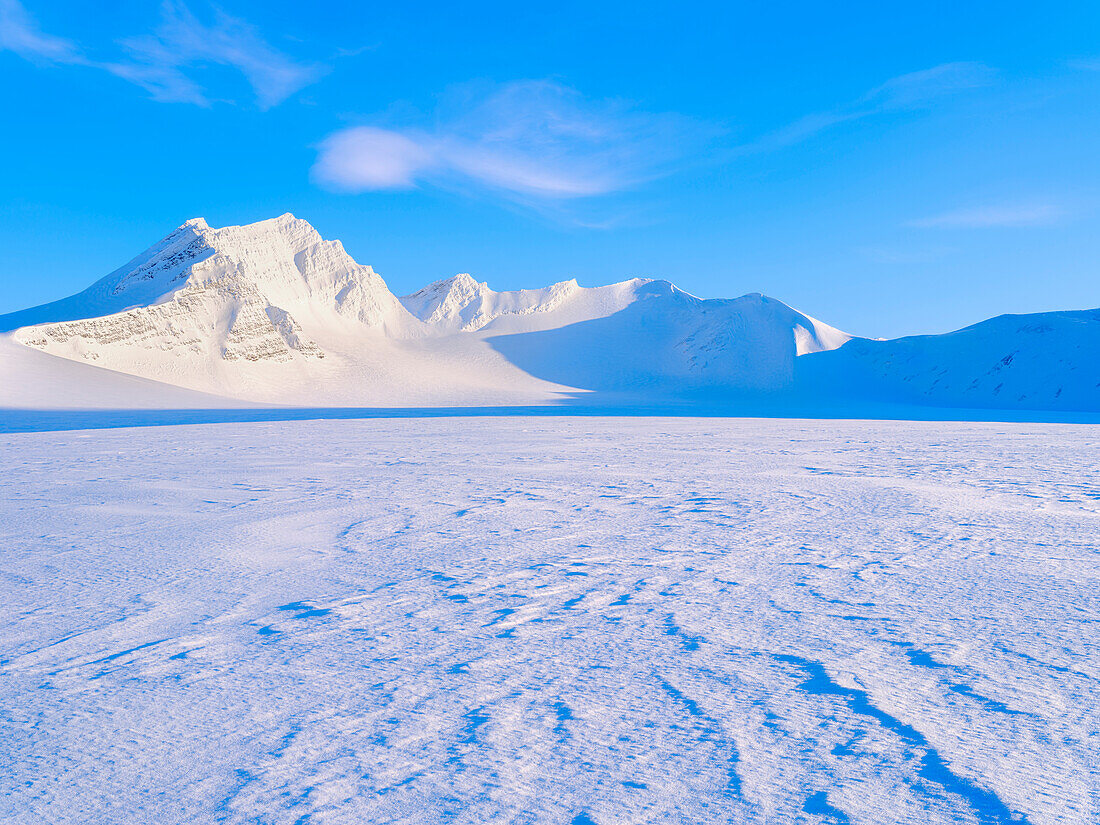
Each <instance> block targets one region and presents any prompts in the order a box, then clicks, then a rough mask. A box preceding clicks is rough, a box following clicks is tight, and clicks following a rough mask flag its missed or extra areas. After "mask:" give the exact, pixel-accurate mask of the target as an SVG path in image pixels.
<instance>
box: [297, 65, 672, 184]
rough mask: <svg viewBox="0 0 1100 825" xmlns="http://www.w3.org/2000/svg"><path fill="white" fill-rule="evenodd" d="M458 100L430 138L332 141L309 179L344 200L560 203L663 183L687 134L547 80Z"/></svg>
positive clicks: (392, 133)
mask: <svg viewBox="0 0 1100 825" xmlns="http://www.w3.org/2000/svg"><path fill="white" fill-rule="evenodd" d="M455 96H456V97H457V98H458V99H457V100H452V101H451V102H450V105H446V104H445V105H444V106H442V107H441V110H440V111H439V112H437V113H436V124H435V126H434V127H433V128H430V129H420V128H412V127H401V128H382V127H379V126H356V127H351V128H348V129H344V130H342V131H339V132H337V133H335V134H333V135H331V136H329V137H328V138H327V139H326V140H325V141H324V142H323V143H322V144H321V146H320V153H319V156H318V159H317V163H316V164H315V166H314V168H313V177H314V180H315V181H316V182H318V183H319V184H321V185H323V186H326V187H328V188H331V189H336V190H341V191H347V192H362V191H367V190H372V189H394V188H403V187H412V186H417V185H420V184H427V185H434V186H442V187H445V188H450V189H458V190H460V191H467V190H470V189H476V190H479V191H493V192H496V193H498V194H501V195H503V196H505V197H508V198H510V199H513V200H521V201H528V202H529V201H533V200H539V201H554V200H557V201H564V200H569V199H577V198H586V197H592V196H596V195H604V194H608V193H611V192H616V191H620V190H623V189H626V188H628V187H632V186H635V185H637V184H639V183H642V182H644V181H646V180H650V179H653V178H655V177H658V176H660V175H662V174H665V173H666V172H668V171H669V169H670V168H671V166H672V164H673V163H674V162H675V160H676V159H677V158H678V157H679V156H680V155H681V153H682V152H683V151H685V146H684V143H685V142H686V141H687V140H688V139H689V133H691V132H692V130H691V128H690V127H689V126H688V124H687V123H686V121H685V119H683V118H680V117H677V116H675V115H669V114H652V113H647V112H641V111H638V110H636V109H634V108H632V107H630V106H629V105H627V104H625V103H623V102H621V101H593V100H587V99H585V98H584V97H583V96H582V95H581V94H580V93H579V92H577V91H576V90H574V89H571V88H568V87H566V86H563V85H561V84H559V83H555V82H553V81H548V80H525V81H517V82H513V83H509V84H506V85H503V86H498V87H493V88H491V89H489V90H488V91H485V90H476V89H473V88H467V89H463V90H459V91H458V92H456V93H455ZM451 111H458V112H459V114H456V115H450V114H448V112H451Z"/></svg>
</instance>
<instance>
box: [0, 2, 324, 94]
mask: <svg viewBox="0 0 1100 825" xmlns="http://www.w3.org/2000/svg"><path fill="white" fill-rule="evenodd" d="M212 17H213V20H212V22H209V23H204V22H203V21H201V20H200V19H199V18H198V17H197V16H196V15H195V14H194V13H193V12H192V11H191V10H190V9H189V8H188V7H187V6H186V5H185V4H184V3H183V2H181V1H180V0H166V2H164V3H163V4H162V6H161V22H160V25H159V26H158V27H157V29H156V31H155V32H153V33H152V34H148V35H142V36H138V37H130V38H126V39H124V40H122V41H120V45H121V47H122V49H123V52H124V55H123V56H122V57H120V58H118V59H113V60H99V59H92V58H90V57H88V56H87V54H86V53H85V52H84V51H82V50H81V49H80V47H79V46H78V45H77V44H76V43H74V42H73V41H71V40H66V39H64V38H60V37H54V36H52V35H48V34H45V33H43V32H42V31H41V30H40V29H39V27H38V25H37V23H36V22H35V20H34V19H33V18H32V17H31V16H30V14H29V13H28V12H27V10H26V9H25V8H24V7H23V6H22V5H21V4H20V3H19V0H0V48H2V49H7V50H9V51H12V52H15V53H16V54H18V55H20V56H21V57H24V58H26V59H28V60H32V61H35V62H40V63H41V62H45V63H62V64H70V65H80V66H88V67H92V68H97V69H102V70H105V71H108V72H110V73H111V74H114V75H116V76H118V77H121V78H123V79H125V80H128V81H130V82H131V83H135V84H137V85H138V86H140V87H141V88H143V89H145V90H146V91H147V92H149V94H150V95H151V96H152V98H153V99H154V100H159V101H165V102H176V103H194V104H196V105H199V106H207V105H209V104H210V94H209V92H208V91H207V89H205V88H204V87H203V85H202V84H200V83H199V81H198V80H197V79H196V78H195V76H194V74H195V70H201V69H202V68H204V67H206V66H211V65H219V66H227V67H230V68H233V69H236V70H237V71H239V72H240V73H241V74H242V75H243V76H244V78H245V79H246V80H247V81H248V83H249V84H250V85H251V87H252V89H253V92H254V93H255V95H256V101H257V103H258V104H259V106H260V107H261V108H269V107H271V106H274V105H276V104H278V103H281V102H282V101H283V100H285V99H286V98H288V97H289V96H290V95H292V94H294V92H296V91H298V90H299V89H301V88H303V87H304V86H307V85H309V84H310V83H313V82H314V81H315V80H317V79H318V78H319V77H320V76H321V75H322V74H323V73H324V68H323V67H321V66H318V65H315V64H309V63H302V62H298V61H295V60H294V59H292V58H290V57H289V56H287V55H285V54H283V53H282V52H280V51H278V50H277V49H275V48H274V47H272V46H271V45H269V44H268V43H267V42H266V41H265V40H264V39H263V37H261V36H260V34H259V33H258V32H257V31H256V29H255V28H254V27H253V26H251V25H250V24H248V23H247V22H245V21H244V20H240V19H238V18H235V17H230V16H229V15H227V14H225V13H223V12H221V11H219V10H214V11H213V12H212Z"/></svg>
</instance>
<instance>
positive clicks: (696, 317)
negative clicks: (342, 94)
mask: <svg viewBox="0 0 1100 825" xmlns="http://www.w3.org/2000/svg"><path fill="white" fill-rule="evenodd" d="M242 403H244V404H265V405H294V406H309V407H319V406H400V407H420V406H501V405H532V404H548V403H570V404H619V405H621V404H640V405H642V404H653V403H679V404H682V405H683V404H686V405H692V404H700V405H702V404H725V405H728V406H730V408H732V409H735V408H737V407H738V405H741V406H746V407H747V408H749V407H751V408H753V409H757V408H761V405H764V406H765V407H767V408H769V409H774V410H777V411H780V412H782V411H783V410H785V409H791V410H805V409H812V408H813V407H814V405H821V406H823V408H824V407H828V408H831V409H836V408H838V405H839V406H843V405H846V404H850V405H860V404H862V405H867V404H890V405H901V406H913V405H919V406H926V407H955V408H973V409H1002V410H1051V411H1055V410H1056V411H1100V310H1086V311H1080V312H1048V313H1039V314H1034V315H1017V316H1001V317H999V318H994V319H991V320H989V321H985V322H983V323H980V324H976V325H974V326H971V327H967V328H966V329H962V330H959V331H957V332H953V333H949V334H946V335H928V336H915V337H909V338H899V339H896V340H890V341H873V340H868V339H863V338H854V337H852V336H850V335H848V334H846V333H844V332H841V331H840V330H838V329H835V328H834V327H831V326H829V325H827V324H824V323H822V322H821V321H818V320H816V319H814V318H811V317H810V316H808V315H804V314H802V313H800V312H798V311H797V310H794V309H792V308H791V307H789V306H787V305H786V304H784V303H782V302H780V301H777V300H774V299H772V298H768V297H765V296H763V295H759V294H751V295H745V296H742V297H740V298H735V299H709V300H704V299H700V298H696V297H695V296H693V295H690V294H688V293H686V292H683V291H682V290H680V289H677V288H676V287H675V286H673V285H672V284H670V283H668V282H667V281H658V280H644V279H636V280H631V281H624V282H622V283H617V284H612V285H610V286H604V287H594V288H585V287H581V286H579V285H578V284H577V282H576V281H563V282H561V283H557V284H553V285H551V286H548V287H545V288H543V289H532V290H518V291H514V292H494V291H493V290H491V289H489V287H488V286H487V285H486V284H484V283H479V282H477V281H476V280H475V279H473V278H472V277H470V276H469V275H456V276H454V277H453V278H448V279H446V280H442V281H437V282H436V283H433V284H431V285H429V286H427V287H425V288H424V289H422V290H420V291H419V292H415V293H413V294H412V295H407V296H405V297H402V298H398V297H396V296H395V295H393V294H392V293H391V292H390V290H389V289H388V287H387V286H386V284H385V282H384V281H383V280H382V278H381V277H380V276H379V275H378V274H377V273H375V272H374V270H372V269H371V268H370V267H369V266H363V265H360V264H358V263H356V262H355V261H354V260H353V259H352V258H351V257H350V256H349V255H348V254H347V252H345V251H344V248H343V246H342V245H341V244H340V242H339V241H326V240H323V239H322V238H321V236H320V235H318V233H317V232H316V230H314V229H313V227H312V226H310V225H309V224H308V223H307V222H305V221H303V220H298V219H297V218H295V217H293V216H292V215H289V214H288V215H283V216H281V217H278V218H274V219H272V220H267V221H261V222H259V223H255V224H251V225H248V226H230V227H225V228H222V229H215V228H212V227H210V226H209V225H207V223H206V222H205V221H204V220H202V219H201V218H200V219H195V220H191V221H188V222H187V223H185V224H184V225H183V226H181V227H179V228H178V229H177V230H175V231H174V232H172V233H171V234H170V235H168V236H167V237H166V238H164V239H163V240H162V241H160V242H159V243H157V244H155V245H154V246H152V247H150V248H149V249H148V250H146V251H145V252H143V253H142V254H141V255H139V256H138V257H136V258H134V259H133V260H132V261H130V262H129V263H128V264H126V265H125V266H123V267H121V268H120V269H118V270H116V271H115V272H112V273H111V274H110V275H108V276H106V277H105V278H103V279H102V280H100V281H98V282H96V283H95V284H93V285H92V286H90V287H89V288H88V289H86V290H85V291H83V292H81V293H79V294H77V295H74V296H72V297H69V298H65V299H63V300H60V301H55V302H53V303H50V304H44V305H42V306H38V307H34V308H32V309H27V310H23V311H21V312H16V313H12V314H10V315H4V316H0V407H24V408H25V407H39V408H77V407H208V406H233V405H240V404H242Z"/></svg>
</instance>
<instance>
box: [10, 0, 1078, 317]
mask: <svg viewBox="0 0 1100 825" xmlns="http://www.w3.org/2000/svg"><path fill="white" fill-rule="evenodd" d="M841 6H843V8H839V7H841ZM0 79H2V82H0V111H3V112H4V113H5V118H4V128H3V129H0V312H7V311H11V310H15V309H19V308H22V307H25V306H29V305H32V304H36V303H41V302H44V301H47V300H52V299H54V298H58V297H61V296H63V295H67V294H70V293H72V292H75V291H78V290H79V289H82V288H83V287H85V286H87V285H88V284H89V283H91V282H92V281H94V280H96V279H97V278H99V277H101V276H102V275H104V274H106V273H107V272H109V271H110V270H112V269H114V268H115V267H117V266H119V265H121V264H122V263H124V262H125V261H126V260H128V259H129V258H131V257H133V256H134V255H136V254H137V253H138V252H140V251H141V250H142V249H144V248H145V247H147V246H149V245H150V244H152V243H153V242H155V241H156V240H157V239H159V238H160V237H162V236H163V235H165V234H166V233H167V232H169V231H171V229H172V228H173V227H175V226H177V225H178V224H180V223H182V222H183V221H184V220H186V219H188V218H190V217H195V216H200V215H201V216H203V217H206V218H207V219H208V220H209V221H210V222H211V223H212V224H214V225H224V224H234V223H245V222H251V221H254V220H259V219H262V218H266V217H272V216H275V215H278V214H281V213H283V212H288V211H289V212H293V213H294V214H296V215H297V216H299V217H302V218H305V219H307V220H309V221H310V222H311V223H313V225H314V226H315V227H317V229H318V230H319V231H320V232H321V234H322V235H324V236H325V237H328V238H340V239H341V240H343V241H344V243H345V246H346V247H347V248H348V250H349V251H350V252H351V254H352V255H353V256H355V257H356V259H357V260H359V261H361V262H362V263H368V264H371V265H372V266H374V267H375V268H376V269H377V270H378V271H379V272H380V273H381V274H382V275H383V277H385V278H386V280H387V282H388V283H389V284H390V286H391V288H392V289H393V290H394V291H395V292H397V293H398V294H403V293H407V292H410V291H412V290H414V289H416V288H418V287H420V286H422V285H423V284H425V283H427V282H429V281H432V280H436V279H438V278H442V277H447V276H449V275H452V274H454V273H456V272H470V273H471V274H473V275H474V276H476V277H477V278H478V279H479V280H487V281H488V282H489V284H490V286H492V287H494V288H496V289H512V288H519V287H529V286H541V285H545V284H547V283H550V282H552V281H557V280H564V279H566V278H571V277H576V278H577V279H578V280H579V281H580V282H581V283H582V284H584V285H597V284H603V283H609V282H612V281H617V280H622V279H625V278H629V277H637V276H647V277H659V278H667V279H669V280H671V281H673V282H675V283H676V284H678V285H679V286H681V287H682V288H684V289H686V290H688V291H690V292H693V293H695V294H697V295H700V296H704V297H718V296H736V295H740V294H743V293H745V292H764V293H766V294H769V295H772V296H774V297H777V298H780V299H782V300H784V301H786V302H788V303H790V304H792V305H793V306H795V307H797V308H798V309H801V310H802V311H804V312H808V313H810V314H811V315H815V316H817V317H819V318H821V319H822V320H824V321H827V322H829V323H832V324H834V325H836V326H839V327H841V328H843V329H845V330H848V331H850V332H853V333H855V334H860V335H869V336H886V337H889V336H895V335H904V334H911V333H919V332H941V331H946V330H949V329H952V328H956V327H959V326H962V325H965V324H968V323H972V322H974V321H978V320H980V319H983V318H986V317H989V316H992V315H996V314H999V313H1002V312H1033V311H1042V310H1050V309H1071V308H1084V307H1095V306H1100V277H1098V274H1100V273H1098V267H1100V263H1098V262H1100V151H1097V149H1098V141H1100V138H1098V136H1100V4H1097V3H1095V2H1080V3H1050V4H1045V5H1042V4H1037V3H1033V2H1028V3H1013V2H997V3H981V2H973V3H965V4H959V3H937V2H926V3H920V4H914V3H909V4H892V3H878V2H876V3H859V2H854V3H847V4H832V3H829V4H826V3H793V2H792V3H771V4H765V3H722V4H718V3H715V4H710V3H694V4H685V3H646V2H631V3H616V2H607V3H591V2H586V3H574V2H568V0H565V1H563V2H555V3H552V4H551V3H547V4H539V3H531V4H515V3H481V2H469V3H465V4H454V3H446V4H444V3H406V4H393V3H390V4H343V3H340V4H326V3H323V2H322V3H312V4H310V3H301V2H289V1H287V0H269V1H268V2H265V3H256V2H241V1H240V0H229V2H225V3H221V4H219V5H211V4H209V3H206V2H199V0H189V2H186V3H183V2H168V3H165V4H163V5H157V4H155V3H147V2H127V1H126V0H122V2H114V3H112V4H110V8H109V9H105V8H104V5H103V4H97V3H60V2H49V1H48V0H0Z"/></svg>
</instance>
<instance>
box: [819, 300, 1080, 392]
mask: <svg viewBox="0 0 1100 825" xmlns="http://www.w3.org/2000/svg"><path fill="white" fill-rule="evenodd" d="M798 379H799V380H798V384H799V386H800V388H801V389H802V391H803V392H804V393H812V394H813V395H815V396H817V397H825V396H832V397H834V398H837V397H846V398H848V399H852V400H874V401H889V402H893V403H900V404H917V405H921V406H936V407H969V408H979V409H988V408H996V409H1015V410H1082V411H1096V412H1100V309H1093V310H1083V311H1076V312H1041V313H1034V314H1029V315H1001V316H998V317H996V318H991V319H989V320H988V321H982V322H981V323H978V324H974V325H973V326H969V327H966V328H964V329H960V330H957V331H955V332H950V333H947V334H944V335H918V336H911V337H907V338H897V339H895V340H891V341H871V340H867V339H865V338H859V339H853V340H852V341H851V342H850V343H848V344H847V345H846V346H844V347H841V348H840V349H838V350H837V351H835V352H829V353H822V354H821V355H820V356H819V357H816V358H813V359H806V360H805V361H803V362H800V363H799V364H798Z"/></svg>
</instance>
